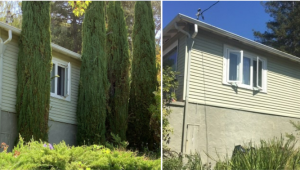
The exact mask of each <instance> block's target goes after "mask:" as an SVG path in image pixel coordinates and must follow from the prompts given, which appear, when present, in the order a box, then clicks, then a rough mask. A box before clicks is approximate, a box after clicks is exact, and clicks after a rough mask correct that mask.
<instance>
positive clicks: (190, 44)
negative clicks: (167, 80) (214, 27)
mask: <svg viewBox="0 0 300 170" xmlns="http://www.w3.org/2000/svg"><path fill="white" fill-rule="evenodd" d="M175 28H176V29H177V30H178V31H180V32H182V33H184V34H186V35H187V46H188V65H187V74H186V88H185V105H184V113H183V114H184V115H183V126H182V138H181V153H183V148H184V144H185V140H184V139H185V138H186V134H185V129H186V128H185V126H186V115H187V111H188V109H187V107H188V103H189V84H190V81H189V80H190V65H191V51H192V48H193V45H194V38H195V37H196V36H197V34H198V25H197V24H194V33H193V35H191V34H190V33H188V32H187V31H184V30H183V29H181V28H179V27H178V26H177V23H176V22H175Z"/></svg>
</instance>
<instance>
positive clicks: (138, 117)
mask: <svg viewBox="0 0 300 170" xmlns="http://www.w3.org/2000/svg"><path fill="white" fill-rule="evenodd" d="M134 23H135V24H134V27H133V33H132V38H133V59H132V73H131V76H132V83H131V90H130V100H129V114H130V122H129V124H128V130H127V139H128V141H129V146H130V147H134V148H137V149H139V150H142V149H143V147H147V144H148V147H149V149H150V150H154V149H156V148H158V147H159V145H160V144H156V145H155V142H154V139H153V130H150V126H149V123H150V117H151V113H150V111H149V109H148V108H149V106H150V105H151V104H155V98H154V94H153V92H154V91H156V89H157V79H156V71H157V70H156V63H155V60H156V57H155V37H154V36H155V35H154V21H153V14H152V8H151V2H149V1H138V2H136V4H135V19H134Z"/></svg>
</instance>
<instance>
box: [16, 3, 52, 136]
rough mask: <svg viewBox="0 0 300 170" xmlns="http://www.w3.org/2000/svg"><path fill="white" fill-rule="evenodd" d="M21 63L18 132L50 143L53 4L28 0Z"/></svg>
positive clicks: (17, 108)
mask: <svg viewBox="0 0 300 170" xmlns="http://www.w3.org/2000/svg"><path fill="white" fill-rule="evenodd" d="M22 11H23V23H22V31H21V35H20V41H19V49H20V50H19V54H18V64H17V80H18V84H17V103H16V112H17V117H18V130H19V133H20V134H21V135H22V137H23V138H24V140H25V141H29V140H30V139H31V138H32V137H33V138H34V139H35V140H39V139H41V140H43V141H47V139H48V117H49V102H50V70H51V60H52V54H51V44H50V43H51V39H50V2H47V1H40V2H38V1H28V2H27V1H24V2H23V3H22Z"/></svg>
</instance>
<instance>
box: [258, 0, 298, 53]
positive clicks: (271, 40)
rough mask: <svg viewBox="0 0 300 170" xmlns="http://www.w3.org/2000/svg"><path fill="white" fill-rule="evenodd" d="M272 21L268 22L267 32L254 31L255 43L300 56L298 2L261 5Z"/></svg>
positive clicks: (274, 2) (272, 2)
mask: <svg viewBox="0 0 300 170" xmlns="http://www.w3.org/2000/svg"><path fill="white" fill-rule="evenodd" d="M263 5H264V7H265V11H266V12H267V13H268V14H270V16H271V17H272V18H273V20H271V21H268V22H267V23H266V25H267V31H265V32H264V33H261V32H259V31H254V36H255V38H256V39H257V41H259V42H261V43H263V44H265V45H268V46H271V47H273V48H276V49H278V50H281V51H284V52H287V53H289V54H293V55H295V56H300V43H299V42H300V36H299V33H300V27H299V25H300V20H299V12H300V2H298V1H295V2H292V1H270V2H265V3H263Z"/></svg>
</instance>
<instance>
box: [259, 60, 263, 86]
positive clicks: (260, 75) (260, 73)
mask: <svg viewBox="0 0 300 170" xmlns="http://www.w3.org/2000/svg"><path fill="white" fill-rule="evenodd" d="M258 86H259V87H262V61H261V60H259V62H258Z"/></svg>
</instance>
